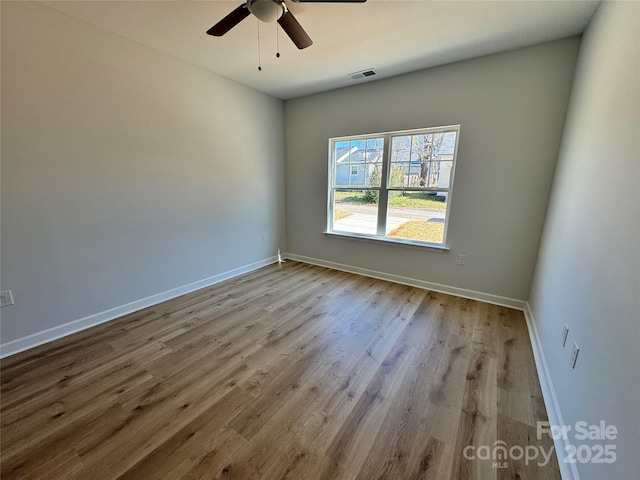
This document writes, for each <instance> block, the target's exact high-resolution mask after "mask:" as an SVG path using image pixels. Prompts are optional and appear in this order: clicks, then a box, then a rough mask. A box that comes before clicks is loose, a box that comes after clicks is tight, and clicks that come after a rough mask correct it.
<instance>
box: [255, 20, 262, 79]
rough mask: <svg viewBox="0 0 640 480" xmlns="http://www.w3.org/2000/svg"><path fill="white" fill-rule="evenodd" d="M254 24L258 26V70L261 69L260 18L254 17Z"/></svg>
mask: <svg viewBox="0 0 640 480" xmlns="http://www.w3.org/2000/svg"><path fill="white" fill-rule="evenodd" d="M256 25H257V26H258V71H259V72H261V71H262V61H261V60H260V20H258V19H256Z"/></svg>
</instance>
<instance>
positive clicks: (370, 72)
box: [349, 68, 378, 80]
mask: <svg viewBox="0 0 640 480" xmlns="http://www.w3.org/2000/svg"><path fill="white" fill-rule="evenodd" d="M377 74H378V72H376V71H375V70H374V69H373V68H368V69H366V70H362V71H361V72H355V73H350V74H349V76H350V77H351V79H352V80H360V79H361V78H367V77H373V76H374V75H377Z"/></svg>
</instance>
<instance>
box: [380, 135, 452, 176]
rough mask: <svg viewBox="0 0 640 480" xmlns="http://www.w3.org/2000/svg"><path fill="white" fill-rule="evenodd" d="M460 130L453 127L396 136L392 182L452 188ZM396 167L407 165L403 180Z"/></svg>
mask: <svg viewBox="0 0 640 480" xmlns="http://www.w3.org/2000/svg"><path fill="white" fill-rule="evenodd" d="M456 134H457V132H455V131H452V132H438V133H424V134H419V135H402V136H398V137H393V138H392V140H391V175H390V180H389V186H390V187H400V186H405V187H412V188H421V187H422V188H438V187H442V188H448V187H449V181H450V178H451V167H452V165H453V155H454V150H455V145H456ZM406 162H409V163H406ZM441 162H447V163H446V165H445V164H441ZM394 167H402V168H403V169H404V179H403V181H400V179H399V178H398V176H399V175H400V173H399V170H398V169H397V168H395V174H394Z"/></svg>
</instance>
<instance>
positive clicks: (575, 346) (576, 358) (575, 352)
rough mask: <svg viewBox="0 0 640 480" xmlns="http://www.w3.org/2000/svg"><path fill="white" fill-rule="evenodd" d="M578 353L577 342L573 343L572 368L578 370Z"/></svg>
mask: <svg viewBox="0 0 640 480" xmlns="http://www.w3.org/2000/svg"><path fill="white" fill-rule="evenodd" d="M578 353H580V349H579V348H578V344H577V343H576V342H573V350H571V368H576V362H577V361H578Z"/></svg>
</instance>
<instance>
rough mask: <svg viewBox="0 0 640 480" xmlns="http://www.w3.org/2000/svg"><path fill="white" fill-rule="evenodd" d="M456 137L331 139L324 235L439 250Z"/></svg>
mask: <svg viewBox="0 0 640 480" xmlns="http://www.w3.org/2000/svg"><path fill="white" fill-rule="evenodd" d="M459 132H460V126H459V125H455V126H449V127H438V128H425V129H420V130H410V131H402V132H388V133H383V134H375V135H359V136H355V137H341V138H332V139H330V141H329V151H330V155H329V157H330V158H329V204H328V222H327V223H328V225H327V230H328V233H333V234H339V235H346V236H351V237H362V238H374V239H378V240H386V241H390V242H399V243H409V244H417V245H425V246H436V247H444V246H445V241H446V234H447V225H448V220H449V203H450V200H451V190H452V187H453V173H454V170H455V161H456V151H457V145H458V136H459Z"/></svg>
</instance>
